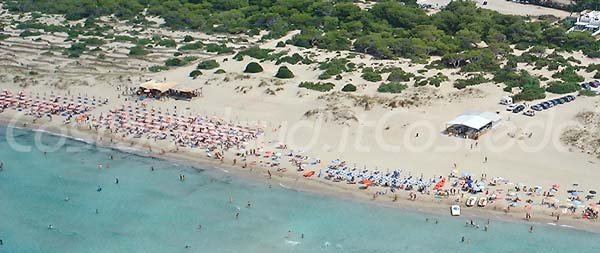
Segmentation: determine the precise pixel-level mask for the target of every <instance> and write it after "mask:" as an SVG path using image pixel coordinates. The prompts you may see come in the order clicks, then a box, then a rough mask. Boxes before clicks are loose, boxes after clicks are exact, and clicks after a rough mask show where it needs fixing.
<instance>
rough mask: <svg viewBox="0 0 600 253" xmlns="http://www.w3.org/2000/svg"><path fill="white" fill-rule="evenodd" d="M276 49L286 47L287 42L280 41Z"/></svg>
mask: <svg viewBox="0 0 600 253" xmlns="http://www.w3.org/2000/svg"><path fill="white" fill-rule="evenodd" d="M275 47H285V42H283V41H279V42H277V45H276V46H275Z"/></svg>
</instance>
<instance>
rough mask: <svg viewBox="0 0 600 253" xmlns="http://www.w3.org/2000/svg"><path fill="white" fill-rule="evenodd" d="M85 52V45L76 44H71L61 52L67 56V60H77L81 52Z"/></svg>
mask: <svg viewBox="0 0 600 253" xmlns="http://www.w3.org/2000/svg"><path fill="white" fill-rule="evenodd" d="M85 50H87V47H86V46H85V43H82V42H76V43H73V44H71V46H70V47H68V48H66V49H65V50H64V52H63V54H64V55H67V56H68V57H69V58H78V57H79V56H80V55H81V54H83V52H85Z"/></svg>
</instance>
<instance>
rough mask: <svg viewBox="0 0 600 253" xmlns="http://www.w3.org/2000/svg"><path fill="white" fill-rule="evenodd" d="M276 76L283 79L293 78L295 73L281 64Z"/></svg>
mask: <svg viewBox="0 0 600 253" xmlns="http://www.w3.org/2000/svg"><path fill="white" fill-rule="evenodd" d="M275 77H277V78H282V79H285V78H293V77H294V73H292V71H290V70H289V69H288V68H287V67H286V66H281V67H279V70H277V74H275Z"/></svg>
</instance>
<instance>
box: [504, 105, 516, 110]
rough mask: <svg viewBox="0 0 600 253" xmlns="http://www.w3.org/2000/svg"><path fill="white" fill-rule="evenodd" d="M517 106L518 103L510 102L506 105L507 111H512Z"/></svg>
mask: <svg viewBox="0 0 600 253" xmlns="http://www.w3.org/2000/svg"><path fill="white" fill-rule="evenodd" d="M516 107H517V104H510V105H508V106H507V107H506V110H507V111H512V110H514V109H515V108H516Z"/></svg>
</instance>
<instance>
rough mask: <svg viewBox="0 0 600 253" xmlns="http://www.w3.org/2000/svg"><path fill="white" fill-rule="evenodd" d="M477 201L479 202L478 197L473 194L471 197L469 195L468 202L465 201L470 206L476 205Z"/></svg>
mask: <svg viewBox="0 0 600 253" xmlns="http://www.w3.org/2000/svg"><path fill="white" fill-rule="evenodd" d="M475 203H477V198H476V197H473V196H471V197H469V198H468V199H467V202H466V203H465V205H466V206H468V207H472V206H474V205H475Z"/></svg>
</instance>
